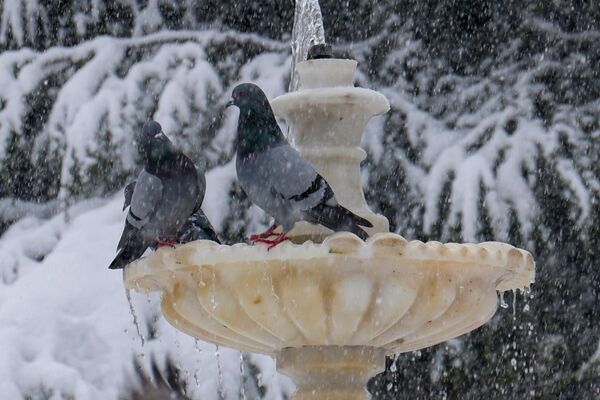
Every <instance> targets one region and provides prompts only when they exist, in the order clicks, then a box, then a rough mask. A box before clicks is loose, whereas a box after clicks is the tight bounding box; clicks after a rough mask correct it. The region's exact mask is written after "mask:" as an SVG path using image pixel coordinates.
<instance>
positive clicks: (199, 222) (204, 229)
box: [123, 166, 221, 247]
mask: <svg viewBox="0 0 600 400" xmlns="http://www.w3.org/2000/svg"><path fill="white" fill-rule="evenodd" d="M196 172H197V174H198V187H199V188H200V191H199V194H198V199H197V202H196V209H195V210H194V212H193V213H192V215H191V216H190V217H189V218H188V219H187V221H185V224H183V226H182V227H181V229H180V230H179V232H178V233H177V243H189V242H193V241H194V240H212V241H213V242H217V243H219V244H220V243H221V241H220V239H219V236H218V235H217V233H216V232H215V229H214V228H213V226H212V224H211V223H210V220H209V219H208V217H207V216H206V214H204V211H202V208H201V206H202V201H203V200H204V192H205V189H206V178H205V177H204V171H202V170H201V169H200V168H198V167H197V166H196ZM135 182H136V181H135V180H134V181H131V182H130V183H129V184H127V186H125V191H124V195H125V202H124V203H123V210H125V209H126V208H127V207H129V206H130V205H131V196H132V194H133V190H134V189H135ZM151 247H152V246H151Z"/></svg>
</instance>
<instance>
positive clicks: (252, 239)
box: [248, 224, 277, 243]
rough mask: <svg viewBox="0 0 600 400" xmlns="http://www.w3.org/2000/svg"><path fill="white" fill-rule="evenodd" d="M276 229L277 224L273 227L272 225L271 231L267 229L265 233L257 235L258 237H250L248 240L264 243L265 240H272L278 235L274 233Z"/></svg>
mask: <svg viewBox="0 0 600 400" xmlns="http://www.w3.org/2000/svg"><path fill="white" fill-rule="evenodd" d="M276 228H277V224H273V225H271V227H269V229H267V230H266V231H264V232H263V233H257V234H256V235H250V237H249V238H248V240H250V241H251V242H258V243H264V242H263V241H262V240H263V239H267V238H270V237H271V236H273V235H277V234H276V233H273V231H274V230H275V229H276Z"/></svg>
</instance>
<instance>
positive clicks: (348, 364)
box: [275, 346, 385, 400]
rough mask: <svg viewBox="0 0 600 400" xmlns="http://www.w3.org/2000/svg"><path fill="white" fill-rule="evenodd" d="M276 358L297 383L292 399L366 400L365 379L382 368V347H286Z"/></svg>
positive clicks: (286, 373) (282, 368) (368, 396)
mask: <svg viewBox="0 0 600 400" xmlns="http://www.w3.org/2000/svg"><path fill="white" fill-rule="evenodd" d="M275 360H276V361H277V370H278V371H279V372H281V373H282V374H285V375H288V376H289V377H291V378H292V380H293V381H294V383H295V384H296V385H297V387H298V389H297V390H296V392H295V393H294V400H368V399H370V398H371V395H370V394H369V392H367V390H366V389H365V387H366V385H367V382H368V381H369V379H371V377H373V376H375V375H376V374H378V373H380V372H383V371H384V370H385V350H384V349H382V348H377V347H368V346H307V347H299V348H294V347H288V348H284V349H281V350H279V351H278V352H277V353H276V354H275Z"/></svg>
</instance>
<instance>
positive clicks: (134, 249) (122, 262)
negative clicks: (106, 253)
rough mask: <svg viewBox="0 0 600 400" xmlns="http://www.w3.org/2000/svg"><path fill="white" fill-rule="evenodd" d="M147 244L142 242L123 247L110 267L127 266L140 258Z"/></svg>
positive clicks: (119, 267) (120, 267)
mask: <svg viewBox="0 0 600 400" xmlns="http://www.w3.org/2000/svg"><path fill="white" fill-rule="evenodd" d="M146 248H147V246H144V245H142V244H138V245H128V246H125V247H124V248H122V249H121V250H120V251H119V253H118V254H117V256H116V257H115V259H114V260H113V261H112V262H111V263H110V265H109V266H108V268H109V269H122V268H125V266H126V265H127V264H129V263H130V262H132V261H134V260H137V259H138V258H140V257H141V256H142V255H143V254H144V252H145V251H146Z"/></svg>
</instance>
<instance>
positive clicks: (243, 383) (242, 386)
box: [240, 351, 246, 400]
mask: <svg viewBox="0 0 600 400" xmlns="http://www.w3.org/2000/svg"><path fill="white" fill-rule="evenodd" d="M245 362H246V360H245V359H244V353H243V352H241V351H240V399H242V400H246V374H245V372H244V364H245Z"/></svg>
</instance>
